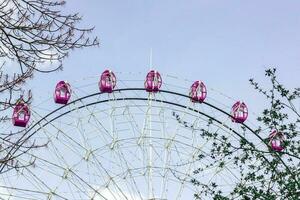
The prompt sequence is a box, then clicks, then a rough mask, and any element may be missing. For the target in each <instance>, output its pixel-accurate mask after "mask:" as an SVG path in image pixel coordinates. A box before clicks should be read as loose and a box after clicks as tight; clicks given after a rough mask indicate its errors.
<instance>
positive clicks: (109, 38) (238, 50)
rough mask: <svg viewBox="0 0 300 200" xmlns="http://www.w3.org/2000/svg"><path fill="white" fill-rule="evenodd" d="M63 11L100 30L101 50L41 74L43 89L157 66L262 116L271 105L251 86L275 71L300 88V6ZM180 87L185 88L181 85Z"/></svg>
mask: <svg viewBox="0 0 300 200" xmlns="http://www.w3.org/2000/svg"><path fill="white" fill-rule="evenodd" d="M63 10H64V12H67V13H73V12H79V13H80V14H81V15H82V16H83V21H82V23H81V24H80V26H82V27H95V30H94V32H93V35H94V36H97V37H99V39H100V46H99V47H95V48H89V49H82V50H75V51H73V52H71V54H70V56H69V57H68V58H67V59H66V60H65V61H64V71H63V72H58V73H54V74H51V75H39V74H37V75H36V76H35V79H34V80H33V81H32V82H31V83H30V85H31V86H32V87H33V88H36V89H38V90H40V88H41V87H42V85H41V84H36V83H37V82H38V83H41V81H42V80H45V79H47V80H49V81H47V82H46V83H45V87H49V84H51V86H54V85H55V83H56V82H57V81H58V80H60V79H64V80H71V81H72V80H76V79H78V78H79V77H81V78H82V77H85V76H86V77H88V76H93V75H97V74H101V72H102V71H104V69H106V68H111V69H113V70H114V71H122V72H145V74H146V73H147V71H148V70H149V57H150V50H151V49H152V52H153V56H152V57H153V58H152V60H153V61H152V62H153V68H155V69H157V70H159V71H160V72H162V73H163V74H171V75H174V76H178V77H180V78H182V79H185V78H186V79H189V80H198V79H200V80H203V81H204V82H205V83H206V85H207V86H209V87H211V88H215V89H217V90H219V91H222V92H223V93H224V94H226V95H228V96H230V97H233V98H234V99H242V100H244V101H245V102H247V103H248V106H249V107H250V109H251V110H252V111H255V112H259V111H260V110H261V109H262V108H263V107H264V105H265V104H263V99H260V101H262V102H257V99H256V98H253V95H256V94H257V93H256V92H255V91H254V90H253V89H252V87H251V86H250V85H249V82H248V80H249V78H252V77H254V78H255V79H256V80H258V81H260V82H262V84H263V85H264V84H265V83H266V82H265V81H266V80H265V79H264V70H265V69H266V68H268V67H276V68H277V69H278V75H279V77H280V80H281V81H282V82H283V83H285V84H286V85H287V86H289V87H297V86H298V74H299V72H300V56H299V52H300V37H299V35H300V2H299V1H277V0H275V1H274V0H272V1H271V0H266V1H258V0H252V1H234V0H230V1H215V0H209V1H208V0H188V1H187V0H176V1H174V0H165V1H161V0H151V1H150V0H122V1H117V0H110V1H104V0H85V1H78V0H68V1H67V4H66V6H64V8H63ZM179 84H180V83H179Z"/></svg>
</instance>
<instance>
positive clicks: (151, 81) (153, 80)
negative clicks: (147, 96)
mask: <svg viewBox="0 0 300 200" xmlns="http://www.w3.org/2000/svg"><path fill="white" fill-rule="evenodd" d="M161 85H162V78H161V76H160V74H159V72H158V71H155V70H151V71H150V72H149V73H148V74H147V76H146V80H145V89H146V91H147V92H158V91H159V89H160V87H161Z"/></svg>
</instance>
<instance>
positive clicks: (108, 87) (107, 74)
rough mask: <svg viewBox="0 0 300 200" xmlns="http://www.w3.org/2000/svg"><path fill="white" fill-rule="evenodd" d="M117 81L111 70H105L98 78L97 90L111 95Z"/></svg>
mask: <svg viewBox="0 0 300 200" xmlns="http://www.w3.org/2000/svg"><path fill="white" fill-rule="evenodd" d="M116 83H117V79H116V76H115V74H114V73H113V72H112V71H111V70H105V71H104V72H103V73H102V74H101V77H100V81H99V89H100V91H101V92H107V93H111V92H112V91H113V89H114V88H115V87H116Z"/></svg>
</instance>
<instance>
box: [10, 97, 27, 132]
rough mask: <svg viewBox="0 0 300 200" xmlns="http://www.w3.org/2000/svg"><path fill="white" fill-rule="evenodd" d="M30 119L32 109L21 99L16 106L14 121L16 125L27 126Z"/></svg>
mask: <svg viewBox="0 0 300 200" xmlns="http://www.w3.org/2000/svg"><path fill="white" fill-rule="evenodd" d="M29 119H30V111H29V107H28V106H27V104H25V103H24V102H23V101H22V100H20V101H19V102H18V103H17V105H16V106H15V108H14V111H13V116H12V123H13V125H14V126H20V127H26V125H27V124H28V122H29Z"/></svg>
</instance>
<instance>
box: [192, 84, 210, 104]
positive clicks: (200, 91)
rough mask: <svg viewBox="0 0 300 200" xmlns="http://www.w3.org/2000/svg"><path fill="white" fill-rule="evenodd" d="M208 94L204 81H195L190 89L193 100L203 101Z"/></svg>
mask: <svg viewBox="0 0 300 200" xmlns="http://www.w3.org/2000/svg"><path fill="white" fill-rule="evenodd" d="M206 95H207V90H206V86H205V84H204V83H203V82H202V81H195V82H194V83H193V85H192V86H191V89H190V97H191V101H192V102H200V103H202V102H203V101H204V100H205V98H206Z"/></svg>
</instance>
